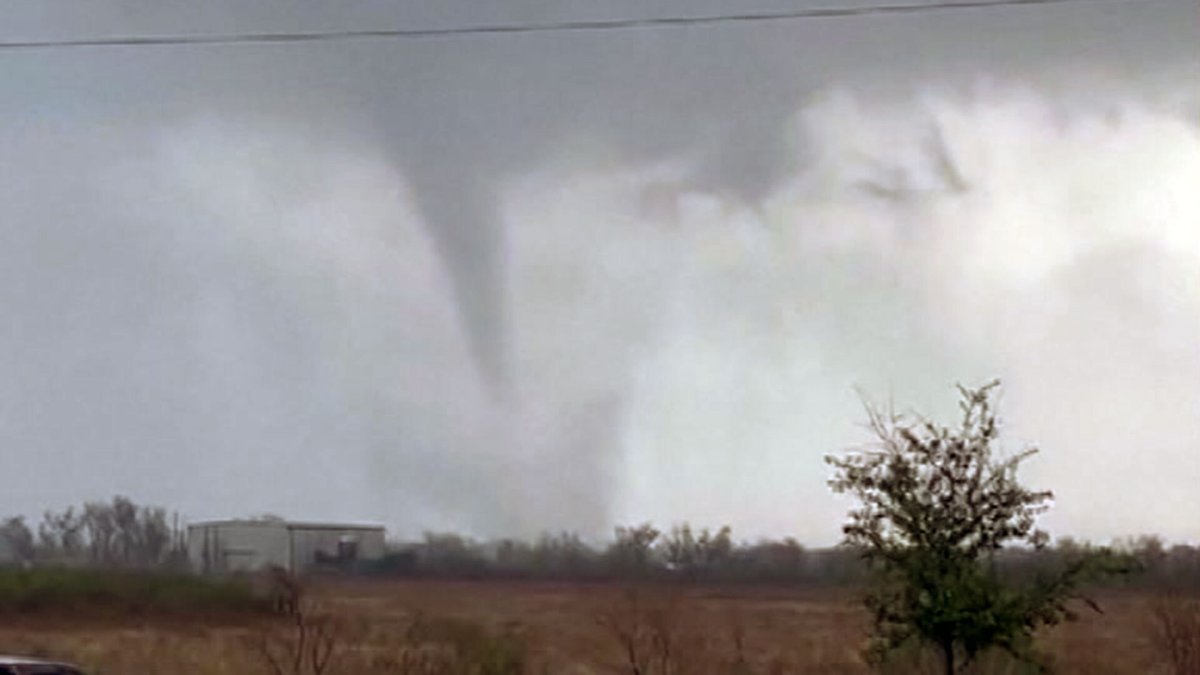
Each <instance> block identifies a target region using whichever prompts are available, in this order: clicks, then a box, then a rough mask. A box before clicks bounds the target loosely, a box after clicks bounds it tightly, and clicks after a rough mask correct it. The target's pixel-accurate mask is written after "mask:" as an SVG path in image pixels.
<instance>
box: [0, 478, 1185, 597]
mask: <svg viewBox="0 0 1200 675" xmlns="http://www.w3.org/2000/svg"><path fill="white" fill-rule="evenodd" d="M260 518H261V516H260ZM186 546H187V540H186V531H185V529H184V528H183V527H182V526H181V525H180V520H179V518H178V517H177V516H174V515H171V513H170V512H168V510H167V509H165V508H162V507H157V506H145V505H139V504H137V503H135V502H134V501H132V500H131V499H129V498H127V497H123V496H117V497H113V498H112V499H111V500H110V501H107V502H86V503H84V504H82V505H81V506H78V507H68V508H66V509H64V510H61V511H47V512H45V513H44V514H43V515H42V518H41V520H40V521H37V522H35V523H33V524H32V525H31V524H30V522H29V521H28V520H27V519H26V518H25V517H23V516H13V517H9V518H5V519H4V520H3V521H0V565H2V564H5V562H7V563H8V564H15V565H20V566H63V565H67V566H88V567H118V568H132V569H170V570H186V569H187V567H188V560H187V553H186ZM5 548H7V551H8V555H7V556H5V555H4V549H5ZM1099 548H1101V547H1099V546H1096V545H1094V544H1091V543H1089V542H1083V541H1078V540H1075V539H1072V538H1070V537H1064V538H1061V539H1059V540H1058V541H1057V542H1056V543H1055V544H1054V545H1052V546H1046V547H1044V548H1042V549H1033V548H1011V549H1005V550H1003V551H1000V552H998V555H997V560H998V564H999V565H1000V567H1001V568H1003V569H1004V570H1006V573H1008V574H1010V575H1012V576H1014V577H1021V576H1030V575H1033V574H1036V572H1037V570H1043V569H1049V568H1053V567H1054V566H1055V565H1061V564H1065V561H1067V560H1072V559H1076V558H1079V557H1081V556H1082V555H1084V554H1086V553H1088V552H1089V551H1095V550H1097V549H1099ZM1109 548H1112V549H1114V550H1119V551H1123V552H1127V553H1129V554H1132V555H1133V556H1134V558H1135V559H1136V560H1137V561H1138V562H1139V564H1140V568H1141V570H1142V571H1141V574H1139V575H1137V576H1136V577H1133V578H1131V579H1128V580H1123V581H1122V582H1121V583H1126V584H1131V585H1139V586H1154V587H1161V588H1166V587H1171V588H1178V587H1182V586H1191V587H1195V588H1200V547H1197V546H1193V545H1187V544H1175V545H1169V544H1167V543H1166V542H1164V541H1163V540H1162V539H1161V538H1159V537H1156V536H1149V535H1147V536H1139V537H1130V538H1126V539H1124V540H1120V541H1116V542H1112V544H1111V545H1110V546H1109ZM6 558H7V560H6ZM351 571H357V572H359V573H363V574H370V575H389V576H413V577H435V578H436V577H446V578H477V579H486V578H497V579H531V580H537V579H543V580H553V581H572V580H581V581H604V580H647V581H653V580H672V581H682V582H714V583H763V584H771V583H781V584H810V585H834V586H841V585H853V584H859V583H862V582H864V581H865V580H866V579H867V577H868V565H867V564H866V562H865V561H864V560H863V558H862V551H861V550H860V549H859V548H857V547H854V546H847V545H842V546H835V547H826V548H810V547H806V546H804V545H803V544H801V543H800V542H799V541H797V540H796V539H795V538H792V537H784V538H779V539H761V540H757V541H739V540H737V539H735V538H734V533H733V531H732V529H731V528H730V527H728V526H719V527H711V528H710V527H693V526H692V525H690V524H687V523H681V524H676V525H672V526H670V527H667V528H663V529H660V528H658V527H656V526H655V525H653V524H651V523H642V524H638V525H629V526H621V527H617V528H615V529H614V531H613V535H612V537H611V539H609V540H608V541H607V542H602V543H599V544H596V543H591V542H588V541H587V540H585V539H583V538H582V537H580V536H579V535H578V534H575V533H571V532H561V533H555V534H551V533H547V534H543V535H542V536H540V537H538V538H537V539H534V540H532V541H529V540H521V539H511V538H509V539H500V540H478V539H473V538H471V537H468V536H465V535H462V534H457V533H453V532H427V533H426V534H425V535H424V536H423V537H422V538H421V539H420V540H419V541H408V542H391V543H389V545H388V553H387V555H385V556H384V558H383V559H382V560H377V561H362V562H361V563H360V564H359V565H358V567H356V568H355V569H354V570H351Z"/></svg>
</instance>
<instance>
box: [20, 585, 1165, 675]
mask: <svg viewBox="0 0 1200 675" xmlns="http://www.w3.org/2000/svg"><path fill="white" fill-rule="evenodd" d="M13 578H14V577H6V583H12V579H13ZM16 578H19V579H22V580H24V581H25V582H26V583H27V584H28V583H30V582H31V579H30V578H29V577H16ZM85 578H86V577H85ZM40 579H41V581H42V582H48V581H49V579H48V578H45V577H41V578H40ZM143 581H144V580H143ZM72 583H81V582H79V578H74V580H73V582H72ZM95 583H101V582H95ZM102 583H103V584H112V586H102V587H104V588H106V589H107V590H105V591H103V592H100V591H94V592H93V591H89V594H85V595H86V596H87V597H89V598H91V600H90V601H98V599H100V598H107V597H118V598H125V599H123V600H120V601H119V602H123V603H126V604H125V606H126V607H140V608H145V607H149V606H154V607H163V608H170V609H171V610H172V614H171V618H170V620H163V619H162V618H161V617H160V616H157V615H154V614H153V613H147V612H145V611H143V612H142V613H141V614H123V615H117V614H112V615H110V616H109V617H107V618H92V619H87V618H84V619H81V620H75V621H65V620H59V619H51V618H50V617H51V616H52V613H50V612H49V611H48V610H42V611H41V612H40V615H41V616H43V618H42V619H35V620H25V619H27V618H29V617H36V616H37V615H38V613H35V614H27V613H25V612H17V613H12V612H10V611H4V612H2V613H0V651H18V652H24V653H32V654H38V655H43V656H53V657H58V658H66V659H70V660H74V661H76V662H78V663H80V664H81V665H83V666H85V667H86V668H88V669H90V670H89V672H91V673H94V674H95V675H109V674H112V675H120V674H122V673H134V672H157V673H173V674H178V675H232V674H235V673H236V674H237V675H255V674H258V673H261V674H263V675H274V674H277V673H278V674H281V675H282V674H287V675H316V674H317V673H325V674H326V675H335V674H344V675H350V674H356V675H376V674H383V673H392V674H397V675H518V674H521V673H532V674H538V675H540V674H543V673H549V674H555V675H557V674H560V673H563V674H567V675H587V674H596V675H598V674H600V673H613V674H617V675H620V674H630V673H634V672H635V667H636V668H637V669H639V670H637V671H636V672H640V673H642V674H643V675H693V674H694V675H733V674H735V673H736V674H737V675H758V674H763V675H768V674H770V675H775V674H784V673H847V674H849V673H855V674H858V673H862V674H865V673H868V672H870V671H869V669H868V668H867V666H866V665H865V664H864V663H863V662H862V660H861V659H860V657H859V648H860V647H861V645H862V642H863V639H864V637H865V635H866V632H865V631H866V627H867V620H866V617H865V616H864V615H863V612H862V610H861V609H860V607H859V605H858V604H857V603H856V600H857V599H856V597H855V596H854V594H853V593H852V592H847V591H844V590H841V591H839V590H821V589H796V588H746V587H740V588H737V587H733V588H725V587H688V588H678V587H675V588H672V587H661V586H660V587H644V588H641V589H630V588H628V587H623V586H619V585H610V584H565V583H563V584H556V583H533V582H525V583H513V582H509V583H503V582H444V581H395V582H369V583H366V582H362V583H339V584H326V585H324V586H320V587H317V588H315V589H314V591H313V592H312V593H311V594H310V597H309V600H308V602H309V604H308V605H307V607H306V610H305V611H306V614H305V617H306V618H305V619H304V623H305V625H304V627H303V628H304V636H305V642H304V644H305V647H304V650H305V654H306V656H305V660H304V661H303V663H302V664H301V666H300V667H299V668H298V669H296V668H293V666H294V661H293V660H292V656H294V654H295V650H296V647H297V640H296V638H297V635H298V633H297V624H296V622H295V621H294V620H293V619H292V618H289V617H276V618H262V617H260V618H255V619H253V620H250V621H246V620H244V618H243V619H242V620H239V621H231V620H228V619H229V618H230V615H228V614H226V615H220V614H213V613H211V612H209V611H208V609H211V608H215V607H222V606H224V607H229V606H238V605H237V604H236V603H237V602H242V601H247V602H248V601H250V600H253V596H252V595H251V596H244V595H239V594H240V593H242V592H243V591H244V589H243V590H239V591H230V590H214V587H209V586H207V585H206V586H199V587H193V586H190V585H188V584H189V583H190V582H185V581H179V580H177V581H172V582H167V581H164V580H154V581H151V582H150V583H149V584H148V585H147V587H146V588H145V589H143V590H137V591H133V590H130V586H127V585H126V584H132V583H133V582H132V581H130V580H129V579H121V580H120V581H113V580H109V579H105V580H104V581H103V582H102ZM198 583H199V582H198ZM203 583H205V584H207V583H208V582H203ZM173 584H178V585H173ZM215 588H219V587H215ZM200 589H203V590H200ZM118 591H119V592H118ZM60 592H61V591H60ZM226 592H228V593H230V595H228V596H226V595H224V593H226ZM6 593H12V591H11V590H10V591H6ZM23 593H25V595H24V596H23V597H26V598H28V597H40V598H42V600H41V602H46V600H45V598H47V597H53V592H51V595H50V596H46V595H40V596H39V595H38V594H37V593H32V592H31V591H28V590H27V591H23ZM210 593H211V595H209V594H210ZM106 594H107V595H106ZM193 594H194V595H193ZM6 597H8V598H10V599H11V597H12V596H11V595H9V596H6ZM197 597H200V598H205V600H204V601H203V603H202V606H203V607H204V608H205V609H204V610H199V609H197V610H196V611H194V612H190V613H189V612H180V611H179V610H178V608H179V606H180V604H179V603H181V602H183V599H184V598H191V599H194V598H197ZM247 597H249V600H246V598H247ZM236 598H241V599H242V600H235V599H236ZM210 601H211V603H210ZM225 602H231V603H234V604H233V605H223V604H222V603H225ZM1101 602H1102V605H1103V606H1104V609H1105V614H1104V615H1092V614H1082V615H1081V620H1080V621H1078V622H1076V623H1069V624H1066V625H1063V626H1059V627H1056V628H1054V629H1053V630H1050V631H1047V632H1045V633H1043V634H1040V635H1039V636H1038V638H1039V644H1040V646H1041V647H1042V649H1043V650H1044V651H1046V652H1047V653H1049V654H1050V656H1051V657H1052V658H1053V661H1054V663H1055V665H1056V670H1057V672H1059V673H1065V674H1068V675H1070V674H1076V673H1091V674H1097V675H1104V674H1107V673H1166V674H1169V673H1172V672H1173V671H1172V670H1171V669H1170V667H1169V663H1168V658H1167V655H1166V654H1165V652H1164V650H1163V648H1162V647H1161V645H1160V644H1159V643H1156V641H1155V638H1154V635H1155V633H1154V618H1155V617H1154V613H1153V608H1154V606H1155V605H1154V599H1153V598H1152V597H1150V596H1148V595H1141V594H1138V593H1133V592H1119V593H1117V592H1114V593H1109V594H1107V595H1105V596H1102V597H1101ZM154 603H158V604H154ZM45 606H47V605H42V607H45ZM249 606H251V607H253V606H254V605H249ZM23 617H24V618H23ZM326 647H327V648H328V650H329V654H328V658H327V659H326V660H325V661H324V662H323V665H322V667H321V668H320V669H318V668H314V667H312V665H311V664H310V663H309V657H308V654H309V652H310V651H311V650H313V649H314V648H315V649H316V650H317V653H318V655H321V649H324V648H326ZM923 671H924V669H923V667H922V665H921V664H920V662H919V659H918V660H914V661H912V662H910V663H908V664H906V665H904V666H903V667H902V670H900V671H898V672H915V673H920V672H923ZM977 672H979V673H981V674H982V675H993V674H995V675H998V674H1000V673H1019V672H1023V671H1021V670H1019V669H1014V668H1013V667H1012V666H1011V664H1004V663H993V664H987V665H986V666H985V667H984V668H981V669H979V670H978V671H977Z"/></svg>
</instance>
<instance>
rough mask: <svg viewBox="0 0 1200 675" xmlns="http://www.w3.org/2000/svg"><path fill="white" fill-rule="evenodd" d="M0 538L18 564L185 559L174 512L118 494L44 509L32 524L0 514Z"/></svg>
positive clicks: (151, 565) (170, 564)
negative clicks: (60, 507) (51, 509)
mask: <svg viewBox="0 0 1200 675" xmlns="http://www.w3.org/2000/svg"><path fill="white" fill-rule="evenodd" d="M0 544H6V545H7V548H8V557H9V558H10V562H11V563H15V564H18V565H21V566H31V565H55V566H92V567H120V568H136V569H156V568H172V569H183V568H185V567H186V565H187V554H186V548H185V547H186V540H185V534H184V532H183V530H182V529H181V528H180V526H179V519H178V517H177V516H174V517H170V518H169V517H168V515H167V511H166V509H164V508H161V507H156V506H141V505H138V504H136V503H134V502H133V500H131V499H129V498H128V497H123V496H116V497H113V498H112V500H110V501H107V502H100V501H97V502H85V503H84V504H83V505H82V506H80V507H78V508H76V507H74V506H70V507H67V508H66V509H64V510H62V511H46V512H45V513H43V514H42V519H41V521H40V522H38V523H37V524H36V525H34V526H32V527H31V526H30V525H29V523H28V522H27V521H26V519H25V517H24V516H11V517H8V518H5V519H4V521H3V524H0ZM0 548H3V547H2V546H0ZM0 562H3V558H2V557H0Z"/></svg>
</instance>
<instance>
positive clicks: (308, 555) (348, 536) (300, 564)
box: [291, 525, 384, 571]
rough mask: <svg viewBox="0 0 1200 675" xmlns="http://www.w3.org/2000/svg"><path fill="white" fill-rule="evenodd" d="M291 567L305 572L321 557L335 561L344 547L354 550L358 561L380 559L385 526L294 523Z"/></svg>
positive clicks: (382, 551) (292, 528)
mask: <svg viewBox="0 0 1200 675" xmlns="http://www.w3.org/2000/svg"><path fill="white" fill-rule="evenodd" d="M291 535H292V569H294V570H296V571H303V570H305V569H307V568H309V567H312V566H313V565H316V564H318V563H319V562H320V561H321V560H320V559H321V558H324V559H325V560H336V559H338V557H339V554H340V552H341V551H343V550H345V549H344V546H346V545H349V546H351V547H353V549H354V553H355V555H354V559H356V560H378V559H379V558H382V557H383V554H384V537H383V530H382V529H365V528H337V527H328V526H321V527H314V526H305V525H292V526H291Z"/></svg>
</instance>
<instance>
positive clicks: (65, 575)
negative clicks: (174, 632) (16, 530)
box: [0, 567, 269, 617]
mask: <svg viewBox="0 0 1200 675" xmlns="http://www.w3.org/2000/svg"><path fill="white" fill-rule="evenodd" d="M268 610H269V604H268V603H267V602H266V599H265V598H264V597H263V596H262V595H261V594H258V593H255V592H254V589H253V588H252V586H251V585H250V583H248V582H247V581H244V580H237V579H210V578H204V577H197V576H193V575H187V574H178V573H175V574H173V573H165V572H159V573H149V572H137V571H131V570H113V569H95V568H65V567H35V568H31V569H14V568H8V569H4V568H0V613H4V614H8V615H10V616H11V615H20V616H32V615H37V614H43V615H50V616H57V617H65V616H78V615H81V614H97V613H100V614H108V615H113V614H115V615H122V614H131V615H140V614H162V613H170V614H176V615H192V614H200V615H204V614H210V613H265V612H267V611H268Z"/></svg>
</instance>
